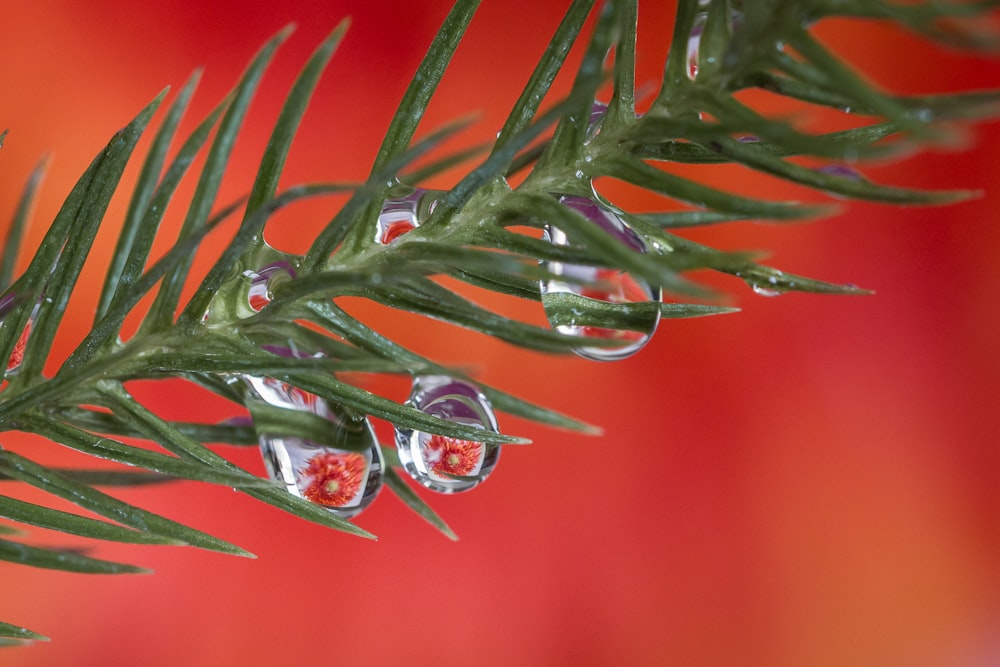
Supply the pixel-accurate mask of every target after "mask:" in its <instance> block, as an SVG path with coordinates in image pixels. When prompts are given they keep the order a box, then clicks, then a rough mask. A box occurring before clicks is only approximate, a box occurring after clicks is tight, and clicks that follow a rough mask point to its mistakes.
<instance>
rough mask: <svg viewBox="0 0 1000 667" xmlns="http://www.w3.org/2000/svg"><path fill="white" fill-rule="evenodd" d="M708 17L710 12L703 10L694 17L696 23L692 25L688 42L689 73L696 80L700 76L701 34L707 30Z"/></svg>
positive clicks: (687, 60)
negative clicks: (706, 21)
mask: <svg viewBox="0 0 1000 667" xmlns="http://www.w3.org/2000/svg"><path fill="white" fill-rule="evenodd" d="M707 18H708V14H706V13H705V12H702V13H700V14H698V15H697V16H696V17H695V19H694V25H692V26H691V32H690V34H689V35H688V42H687V59H686V62H687V75H688V78H689V79H691V80H692V81H694V79H695V78H697V76H698V54H699V51H700V50H701V36H702V34H703V33H704V32H705V20H706V19H707Z"/></svg>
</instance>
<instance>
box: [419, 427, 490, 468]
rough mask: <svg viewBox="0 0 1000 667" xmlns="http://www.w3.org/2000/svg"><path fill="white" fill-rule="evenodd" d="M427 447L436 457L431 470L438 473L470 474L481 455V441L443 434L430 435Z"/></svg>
mask: <svg viewBox="0 0 1000 667" xmlns="http://www.w3.org/2000/svg"><path fill="white" fill-rule="evenodd" d="M427 449H429V450H431V452H433V453H434V458H435V459H436V460H435V462H434V463H433V464H432V465H431V470H433V471H434V472H435V473H437V474H439V475H456V476H459V477H464V476H466V475H471V474H473V473H474V472H475V471H476V467H477V466H478V465H479V461H480V459H482V457H483V443H481V442H473V441H472V440H459V439H458V438H449V437H446V436H443V435H433V436H431V439H430V440H428V441H427Z"/></svg>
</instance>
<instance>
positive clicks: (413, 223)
mask: <svg viewBox="0 0 1000 667" xmlns="http://www.w3.org/2000/svg"><path fill="white" fill-rule="evenodd" d="M404 187H405V186H404ZM397 189H398V186H397ZM405 189H406V190H408V192H405V193H404V194H402V195H400V196H394V197H391V198H390V199H386V200H385V202H384V203H383V204H382V211H381V212H380V213H379V215H378V222H377V223H376V229H375V242H376V243H380V244H382V245H388V244H390V243H392V242H393V241H395V240H396V239H398V238H399V237H400V236H402V235H403V234H406V233H407V232H411V231H413V230H414V229H416V228H417V227H419V226H420V224H421V223H422V222H424V220H426V219H427V217H428V216H429V215H430V214H431V213H433V212H434V208H435V207H436V206H437V202H438V199H439V198H440V196H441V194H442V193H440V192H438V191H436V190H424V189H423V188H409V187H406V188H405Z"/></svg>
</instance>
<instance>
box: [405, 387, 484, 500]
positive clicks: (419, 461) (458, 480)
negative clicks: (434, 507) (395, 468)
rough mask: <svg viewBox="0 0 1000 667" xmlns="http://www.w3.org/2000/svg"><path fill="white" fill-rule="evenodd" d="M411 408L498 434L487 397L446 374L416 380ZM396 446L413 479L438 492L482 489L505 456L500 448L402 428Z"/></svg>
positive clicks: (411, 394) (411, 395)
mask: <svg viewBox="0 0 1000 667" xmlns="http://www.w3.org/2000/svg"><path fill="white" fill-rule="evenodd" d="M406 404H407V405H409V406H411V407H414V408H416V409H417V410H420V411H421V412H424V413H426V414H428V415H432V416H434V417H440V418H441V419H444V420H446V421H450V422H452V423H454V424H462V425H464V426H471V427H473V428H479V429H483V430H485V431H491V432H493V433H496V432H497V419H496V415H495V414H494V412H493V407H492V406H491V405H490V402H489V400H488V399H487V398H486V396H484V395H483V393H482V392H481V391H479V389H478V388H476V387H475V386H473V385H471V384H469V383H468V382H463V381H461V380H456V379H455V378H452V377H449V376H447V375H422V376H417V377H416V378H414V381H413V389H412V391H411V392H410V398H409V399H408V400H407V402H406ZM396 448H397V450H398V451H399V460H400V462H401V463H402V464H403V469H404V470H406V472H407V473H408V474H409V475H410V477H412V478H413V479H415V480H416V481H417V482H419V483H420V484H422V485H424V486H426V487H427V488H428V489H431V490H432V491H437V492H439V493H458V492H460V491H468V490H469V489H471V488H473V487H475V486H478V485H479V484H481V483H482V482H483V480H485V479H486V477H487V476H488V475H489V474H490V473H491V472H493V469H494V468H495V467H496V465H497V460H498V459H499V458H500V445H494V444H487V443H483V442H476V441H474V440H461V439H459V438H451V437H448V436H443V435H438V434H432V433H424V432H423V431H411V430H407V429H403V428H399V427H397V428H396Z"/></svg>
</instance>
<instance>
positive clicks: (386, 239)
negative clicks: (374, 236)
mask: <svg viewBox="0 0 1000 667" xmlns="http://www.w3.org/2000/svg"><path fill="white" fill-rule="evenodd" d="M414 229H415V227H414V225H413V224H412V223H410V222H406V221H405V220H403V221H399V222H393V223H391V224H390V225H388V226H387V227H386V228H385V231H384V232H382V243H383V244H385V243H392V242H393V241H395V240H396V239H398V238H399V237H400V236H402V235H403V234H405V233H407V232H411V231H413V230H414Z"/></svg>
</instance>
